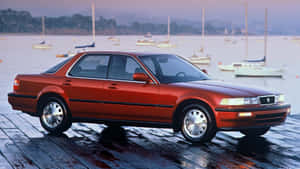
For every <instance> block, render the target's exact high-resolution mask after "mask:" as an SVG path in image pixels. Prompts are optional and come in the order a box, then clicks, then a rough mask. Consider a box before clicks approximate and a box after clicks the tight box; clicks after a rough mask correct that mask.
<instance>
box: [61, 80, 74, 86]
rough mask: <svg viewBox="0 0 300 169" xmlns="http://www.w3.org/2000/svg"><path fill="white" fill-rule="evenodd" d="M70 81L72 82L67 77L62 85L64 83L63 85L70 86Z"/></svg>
mask: <svg viewBox="0 0 300 169" xmlns="http://www.w3.org/2000/svg"><path fill="white" fill-rule="evenodd" d="M71 82H72V80H69V79H67V80H65V81H64V82H63V85H64V86H71Z"/></svg>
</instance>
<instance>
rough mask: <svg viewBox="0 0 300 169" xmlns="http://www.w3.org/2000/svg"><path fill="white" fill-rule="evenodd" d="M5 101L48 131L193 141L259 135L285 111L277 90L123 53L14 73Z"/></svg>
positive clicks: (167, 58)
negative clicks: (82, 129)
mask: <svg viewBox="0 0 300 169" xmlns="http://www.w3.org/2000/svg"><path fill="white" fill-rule="evenodd" d="M8 101H9V103H10V104H11V105H12V107H13V109H15V110H21V111H23V112H25V113H29V114H30V115H33V116H37V117H39V118H40V122H41V124H42V126H43V127H44V128H45V129H46V130H47V131H48V132H50V133H53V134H59V133H62V132H64V131H66V130H67V129H68V128H70V126H71V124H72V122H93V123H104V124H106V125H134V126H145V127H166V128H173V129H174V131H180V130H181V132H182V134H183V136H184V137H185V138H186V139H187V140H189V141H191V142H197V143H201V142H205V141H209V140H211V139H212V138H213V137H214V136H215V134H216V132H217V131H219V130H235V131H241V132H242V133H243V134H245V135H248V136H259V135H263V134H265V133H266V132H267V131H268V130H269V129H270V127H271V126H275V125H279V124H282V123H283V122H284V121H285V119H286V117H287V114H289V113H290V105H288V104H285V103H284V95H282V94H279V93H272V92H269V91H265V90H261V89H255V88H249V87H246V86H239V85H236V84H230V83H224V82H220V81H215V80H211V79H209V77H208V76H207V75H206V74H205V73H203V72H202V71H201V70H199V69H198V68H197V67H195V66H193V65H192V64H190V63H189V62H188V61H186V60H185V59H183V58H181V57H179V56H175V55H170V54H147V53H126V52H84V53H79V54H78V55H76V56H74V57H72V58H70V59H67V60H65V61H63V62H62V63H60V64H58V65H56V66H54V67H52V68H51V69H49V70H47V71H46V72H44V73H41V74H36V75H18V76H17V77H16V78H15V81H14V91H13V92H12V93H9V94H8Z"/></svg>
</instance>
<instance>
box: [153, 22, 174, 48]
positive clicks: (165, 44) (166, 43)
mask: <svg viewBox="0 0 300 169" xmlns="http://www.w3.org/2000/svg"><path fill="white" fill-rule="evenodd" d="M156 47H158V48H175V47H176V45H174V44H171V43H170V16H168V39H167V40H166V41H162V42H159V43H157V44H156Z"/></svg>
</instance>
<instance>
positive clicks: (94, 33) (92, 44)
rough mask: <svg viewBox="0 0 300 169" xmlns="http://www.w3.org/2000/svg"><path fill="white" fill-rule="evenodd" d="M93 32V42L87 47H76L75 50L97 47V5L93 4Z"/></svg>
mask: <svg viewBox="0 0 300 169" xmlns="http://www.w3.org/2000/svg"><path fill="white" fill-rule="evenodd" d="M92 29H93V30H92V31H93V42H92V43H91V44H87V45H81V46H75V49H84V48H94V47H96V29H95V3H94V2H93V3H92Z"/></svg>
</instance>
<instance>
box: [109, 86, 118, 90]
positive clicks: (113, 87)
mask: <svg viewBox="0 0 300 169" xmlns="http://www.w3.org/2000/svg"><path fill="white" fill-rule="evenodd" d="M108 88H109V89H117V88H116V87H115V86H109V87H108Z"/></svg>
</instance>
